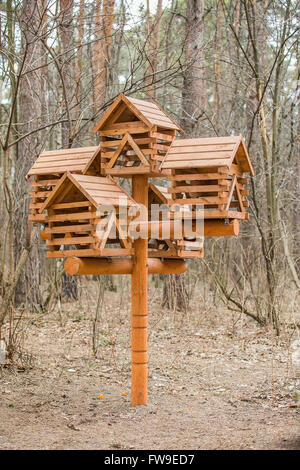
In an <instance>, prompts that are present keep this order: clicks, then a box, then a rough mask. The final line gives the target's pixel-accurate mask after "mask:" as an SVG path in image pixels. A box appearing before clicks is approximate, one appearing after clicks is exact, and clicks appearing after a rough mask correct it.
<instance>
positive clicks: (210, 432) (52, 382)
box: [0, 280, 300, 449]
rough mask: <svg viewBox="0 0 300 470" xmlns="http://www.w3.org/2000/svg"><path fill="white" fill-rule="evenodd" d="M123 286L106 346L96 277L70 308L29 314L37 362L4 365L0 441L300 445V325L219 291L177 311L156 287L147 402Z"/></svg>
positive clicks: (109, 300)
mask: <svg viewBox="0 0 300 470" xmlns="http://www.w3.org/2000/svg"><path fill="white" fill-rule="evenodd" d="M122 285H123V287H122V289H121V290H120V289H119V291H118V292H106V293H105V301H104V305H103V308H102V311H101V319H100V327H99V337H98V345H99V346H98V352H97V356H96V357H95V356H94V355H93V353H92V318H93V315H94V312H95V305H96V301H97V288H98V284H97V282H91V281H90V282H89V283H86V282H82V294H81V300H80V301H78V302H76V303H74V302H65V303H63V304H62V306H61V309H60V312H59V310H57V309H55V311H53V312H52V313H49V314H47V315H38V314H27V315H26V317H25V319H24V320H25V322H23V323H25V326H24V351H25V352H26V354H30V355H32V357H33V364H32V367H31V368H30V367H25V370H22V369H21V370H18V369H17V368H14V369H11V370H8V369H2V371H1V372H0V373H1V375H0V397H1V401H0V448H1V449H300V426H299V418H300V408H299V401H298V398H299V388H300V385H299V379H297V378H296V377H295V371H294V370H293V367H292V364H291V357H290V352H289V343H290V340H291V338H294V339H296V336H295V335H296V333H295V332H293V331H288V330H287V331H284V332H283V334H282V335H281V337H280V338H276V337H275V336H274V334H273V333H272V332H271V331H268V330H267V329H265V328H261V327H258V326H257V325H256V324H255V323H254V322H252V321H248V320H246V319H245V318H243V317H241V316H239V315H237V314H236V313H228V311H227V309H226V308H225V307H222V306H221V305H214V304H213V300H212V299H206V300H205V302H204V301H203V299H201V298H198V299H196V300H194V301H193V302H192V303H191V306H190V308H189V312H187V313H186V314H185V315H181V314H176V315H174V313H173V312H168V311H162V309H161V307H160V303H159V299H158V300H157V298H156V296H154V295H152V294H153V293H154V291H153V287H151V289H152V290H150V306H149V309H150V312H149V324H150V327H149V333H150V334H149V352H150V357H149V405H148V406H147V407H137V408H132V407H131V406H130V299H129V285H128V282H127V281H126V280H125V281H124V283H123V284H122ZM208 305H209V307H208ZM24 351H23V354H24ZM25 363H26V361H25ZM25 365H26V364H25ZM297 380H298V382H297ZM125 394H126V395H125ZM99 397H103V398H99Z"/></svg>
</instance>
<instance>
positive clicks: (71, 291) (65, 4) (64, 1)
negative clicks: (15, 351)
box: [58, 0, 78, 300]
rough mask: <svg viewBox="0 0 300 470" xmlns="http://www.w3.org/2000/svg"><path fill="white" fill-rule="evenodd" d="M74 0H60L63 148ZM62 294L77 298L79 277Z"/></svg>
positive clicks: (68, 133) (69, 140) (68, 136)
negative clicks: (63, 113) (63, 115)
mask: <svg viewBox="0 0 300 470" xmlns="http://www.w3.org/2000/svg"><path fill="white" fill-rule="evenodd" d="M73 9H74V1H73V0H60V14H61V16H60V24H59V28H58V31H59V39H60V44H61V52H62V60H61V77H62V82H63V83H62V88H63V99H62V106H63V109H64V110H65V113H66V115H67V116H68V120H67V122H63V123H62V126H61V133H62V136H61V142H62V147H63V148H69V147H72V144H73V137H72V121H71V118H72V116H73V115H74V113H73V111H72V104H74V91H73V86H74V64H73V63H72V62H71V56H72V51H71V49H72V47H73V40H74V25H73ZM68 249H69V246H68V245H67V246H64V250H68ZM61 285H62V296H63V297H67V298H68V299H74V300H76V299H77V298H78V279H77V277H76V276H67V275H66V273H64V274H63V275H62V278H61Z"/></svg>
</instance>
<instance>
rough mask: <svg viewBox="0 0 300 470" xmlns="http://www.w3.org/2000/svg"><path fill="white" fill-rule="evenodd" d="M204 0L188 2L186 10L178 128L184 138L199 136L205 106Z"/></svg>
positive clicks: (190, 0)
mask: <svg viewBox="0 0 300 470" xmlns="http://www.w3.org/2000/svg"><path fill="white" fill-rule="evenodd" d="M203 12H204V0H188V2H187V10H186V28H187V30H186V46H185V56H186V69H185V72H184V77H183V92H182V119H181V125H182V128H183V130H184V131H185V137H199V135H200V118H201V116H202V114H203V113H204V111H205V106H206V101H207V100H206V86H205V57H204V52H203V35H204V22H203Z"/></svg>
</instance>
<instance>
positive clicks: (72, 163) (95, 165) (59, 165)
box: [27, 147, 100, 224]
mask: <svg viewBox="0 0 300 470" xmlns="http://www.w3.org/2000/svg"><path fill="white" fill-rule="evenodd" d="M99 150H100V149H99V148H98V147H82V148H73V149H62V150H51V151H46V152H43V153H41V155H40V156H39V157H38V158H37V160H36V161H35V163H34V164H33V166H32V167H31V169H30V170H29V172H28V174H27V179H30V184H31V186H32V192H31V193H30V199H31V201H30V205H29V209H30V210H31V214H30V215H29V220H31V221H33V222H41V223H44V224H45V223H46V222H47V220H46V219H47V214H46V213H41V212H40V208H41V207H42V206H43V204H44V202H45V200H46V199H47V197H48V196H49V194H50V192H51V191H52V190H53V188H54V187H55V185H56V184H57V183H58V181H59V179H60V178H61V176H62V175H63V174H64V173H65V172H70V173H79V174H80V173H81V174H90V175H97V174H100V153H99ZM87 166H88V167H87Z"/></svg>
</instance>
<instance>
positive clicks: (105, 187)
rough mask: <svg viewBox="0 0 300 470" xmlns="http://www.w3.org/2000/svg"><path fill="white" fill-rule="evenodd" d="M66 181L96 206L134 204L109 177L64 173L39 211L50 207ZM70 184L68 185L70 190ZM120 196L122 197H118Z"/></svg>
mask: <svg viewBox="0 0 300 470" xmlns="http://www.w3.org/2000/svg"><path fill="white" fill-rule="evenodd" d="M68 183H71V184H73V185H74V186H75V187H76V188H77V189H78V190H79V191H81V192H82V194H83V195H84V196H85V197H86V198H87V199H88V200H89V201H90V202H91V203H92V204H93V205H94V206H95V207H96V208H97V207H98V206H99V205H101V204H104V205H115V206H119V205H121V206H125V205H126V206H128V207H129V206H134V205H136V203H135V201H134V200H133V199H132V198H131V197H130V196H129V195H128V194H127V193H126V192H125V191H124V190H123V189H122V188H121V187H120V186H119V185H118V184H117V183H116V182H115V181H114V180H113V179H112V178H111V177H110V176H104V177H101V176H87V175H78V174H74V173H73V174H71V173H66V174H65V175H64V176H63V177H62V178H61V179H60V180H59V183H58V184H57V185H56V186H55V188H54V189H53V191H52V192H51V194H50V195H49V196H48V198H47V199H46V201H45V202H44V204H43V205H42V207H41V208H40V212H43V211H44V210H45V209H47V208H48V207H50V206H51V205H52V204H53V203H54V201H55V200H56V199H57V198H58V197H59V195H60V194H61V192H62V190H63V189H64V188H65V187H66V185H67V184H68ZM71 187H72V185H70V190H71ZM120 198H122V199H120Z"/></svg>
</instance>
